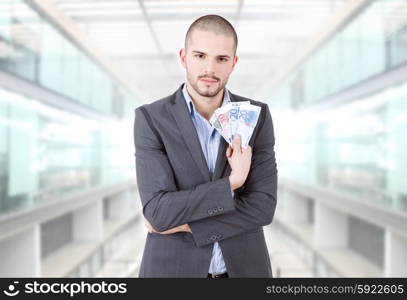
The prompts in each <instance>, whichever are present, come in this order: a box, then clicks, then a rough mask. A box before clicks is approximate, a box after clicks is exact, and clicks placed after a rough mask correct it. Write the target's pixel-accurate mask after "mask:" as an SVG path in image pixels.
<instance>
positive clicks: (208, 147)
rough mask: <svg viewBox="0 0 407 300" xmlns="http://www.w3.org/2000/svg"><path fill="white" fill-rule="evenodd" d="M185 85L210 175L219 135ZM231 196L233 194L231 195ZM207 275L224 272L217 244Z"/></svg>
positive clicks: (187, 99)
mask: <svg viewBox="0 0 407 300" xmlns="http://www.w3.org/2000/svg"><path fill="white" fill-rule="evenodd" d="M186 86H187V85H186V83H184V86H183V89H182V92H183V94H184V98H185V100H186V102H187V106H188V109H189V112H190V114H191V118H192V122H193V123H194V125H195V128H196V131H197V133H198V137H199V141H200V143H201V148H202V152H203V153H204V156H205V159H206V163H207V164H208V169H209V172H211V177H212V174H213V172H214V170H215V163H216V158H217V155H218V147H219V142H220V138H221V136H220V134H219V133H218V132H217V131H216V129H215V128H214V127H212V125H211V124H210V123H209V121H208V120H206V119H205V118H204V117H202V115H201V114H200V113H199V112H198V111H196V109H195V105H194V102H193V101H192V99H191V97H190V96H189V94H188V91H187V87H186ZM224 91H225V92H224V96H223V102H222V106H223V105H225V104H227V103H228V102H230V98H229V92H228V90H227V89H226V88H225V89H224ZM232 194H233V193H232ZM208 272H209V273H223V272H226V265H225V261H224V259H223V256H222V251H221V249H220V246H219V243H218V242H215V243H214V244H213V250H212V259H211V263H210V265H209V271H208Z"/></svg>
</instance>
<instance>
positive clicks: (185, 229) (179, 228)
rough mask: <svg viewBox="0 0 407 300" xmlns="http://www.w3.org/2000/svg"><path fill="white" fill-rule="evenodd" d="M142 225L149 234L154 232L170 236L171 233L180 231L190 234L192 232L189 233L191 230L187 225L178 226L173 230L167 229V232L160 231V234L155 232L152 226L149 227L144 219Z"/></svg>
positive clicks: (148, 223)
mask: <svg viewBox="0 0 407 300" xmlns="http://www.w3.org/2000/svg"><path fill="white" fill-rule="evenodd" d="M144 224H145V225H146V227H147V230H148V232H150V233H152V232H154V233H159V234H172V233H176V232H180V231H183V232H192V231H191V228H190V227H189V225H188V224H184V225H180V226H177V227H174V228H170V229H168V230H166V231H161V232H158V231H156V230H155V229H154V228H153V226H151V224H150V222H148V220H147V219H146V218H144Z"/></svg>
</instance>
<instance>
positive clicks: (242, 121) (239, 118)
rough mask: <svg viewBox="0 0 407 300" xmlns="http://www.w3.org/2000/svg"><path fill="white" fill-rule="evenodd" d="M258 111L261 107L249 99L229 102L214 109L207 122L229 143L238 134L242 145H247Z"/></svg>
mask: <svg viewBox="0 0 407 300" xmlns="http://www.w3.org/2000/svg"><path fill="white" fill-rule="evenodd" d="M260 111H261V107H260V106H256V105H251V104H250V101H240V102H229V103H228V104H226V105H223V106H221V107H219V108H218V109H216V110H215V112H214V114H213V115H212V117H211V118H210V120H209V122H210V123H211V125H212V126H213V127H215V129H216V130H217V131H218V132H219V133H220V135H221V136H222V137H223V138H224V139H225V140H226V141H227V142H228V143H229V144H232V140H233V137H234V136H235V135H236V134H239V135H240V137H241V140H242V147H247V146H248V144H249V140H250V138H251V136H252V133H253V130H254V127H255V126H256V124H257V120H258V118H259V115H260Z"/></svg>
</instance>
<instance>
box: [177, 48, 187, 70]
mask: <svg viewBox="0 0 407 300" xmlns="http://www.w3.org/2000/svg"><path fill="white" fill-rule="evenodd" d="M186 56H187V51H186V50H185V48H181V49H180V50H179V58H180V60H181V64H182V66H183V67H184V68H186V62H185V58H186Z"/></svg>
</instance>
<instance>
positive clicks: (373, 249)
mask: <svg viewBox="0 0 407 300" xmlns="http://www.w3.org/2000/svg"><path fill="white" fill-rule="evenodd" d="M205 14H219V15H221V16H223V17H225V18H227V19H228V20H229V21H230V22H231V23H232V24H233V25H234V27H235V29H236V31H237V34H238V37H239V46H238V49H237V55H238V56H239V61H238V63H237V65H236V68H235V70H234V72H233V73H232V74H231V76H230V79H229V82H228V84H227V88H228V89H229V90H230V91H231V92H233V93H235V94H239V95H242V96H245V97H248V98H252V99H255V100H259V101H263V102H266V103H267V104H268V105H269V107H270V111H271V114H272V117H273V121H274V130H275V136H276V146H275V151H276V157H277V165H278V174H279V189H278V205H277V210H276V213H275V217H274V220H273V222H272V224H271V225H269V226H267V227H265V236H266V240H267V244H268V247H269V254H270V258H271V263H272V267H273V274H274V276H275V277H395V276H397V277H406V276H407V151H406V149H407V0H371V1H368V0H219V1H209V0H206V1H201V0H195V1H186V0H2V1H1V2H0V277H137V274H138V268H139V265H140V259H141V255H142V251H143V247H144V241H145V236H146V233H147V231H146V228H145V227H144V223H143V220H142V214H141V203H140V200H139V195H138V191H137V183H136V174H135V162H134V144H133V122H134V109H135V108H136V107H138V106H140V105H142V104H145V103H150V102H153V101H155V100H157V99H159V98H162V97H164V96H167V95H169V94H172V93H173V92H174V91H175V90H176V89H177V88H178V87H179V86H180V84H181V83H182V82H184V81H185V70H184V69H183V68H182V66H181V64H180V62H179V57H178V52H179V49H180V48H182V47H183V45H184V38H185V33H186V31H187V29H188V27H189V25H190V24H191V23H192V22H193V21H194V20H195V19H196V18H198V17H199V16H202V15H205Z"/></svg>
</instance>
